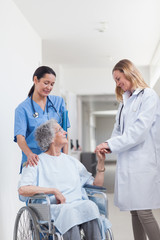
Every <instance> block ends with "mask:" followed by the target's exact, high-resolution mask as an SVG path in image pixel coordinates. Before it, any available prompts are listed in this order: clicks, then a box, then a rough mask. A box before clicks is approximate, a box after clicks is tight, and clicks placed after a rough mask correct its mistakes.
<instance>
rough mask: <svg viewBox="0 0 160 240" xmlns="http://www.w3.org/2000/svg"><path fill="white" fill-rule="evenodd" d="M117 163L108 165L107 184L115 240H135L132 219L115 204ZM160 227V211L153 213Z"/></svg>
mask: <svg viewBox="0 0 160 240" xmlns="http://www.w3.org/2000/svg"><path fill="white" fill-rule="evenodd" d="M114 176H115V163H107V164H106V173H105V183H104V186H105V187H106V188H107V192H108V193H107V196H108V202H109V207H108V208H109V220H110V221H111V223H112V230H113V234H114V240H134V238H133V233H132V225H131V217H130V213H129V212H122V211H120V210H119V209H118V208H117V207H115V206H114V204H113V198H114V193H113V191H114ZM153 213H154V216H155V218H156V219H157V221H158V223H159V225H160V209H158V210H154V211H153Z"/></svg>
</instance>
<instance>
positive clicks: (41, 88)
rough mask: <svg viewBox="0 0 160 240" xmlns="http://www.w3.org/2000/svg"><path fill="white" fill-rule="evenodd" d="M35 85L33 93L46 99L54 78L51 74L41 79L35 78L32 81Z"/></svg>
mask: <svg viewBox="0 0 160 240" xmlns="http://www.w3.org/2000/svg"><path fill="white" fill-rule="evenodd" d="M33 81H34V84H35V89H34V91H35V92H36V93H37V94H38V95H40V96H41V97H47V96H48V95H49V94H50V92H51V91H52V89H53V86H54V84H55V81H56V78H55V76H54V75H53V74H48V73H46V74H45V75H44V76H43V77H42V78H40V79H38V78H37V77H36V76H35V77H34V79H33Z"/></svg>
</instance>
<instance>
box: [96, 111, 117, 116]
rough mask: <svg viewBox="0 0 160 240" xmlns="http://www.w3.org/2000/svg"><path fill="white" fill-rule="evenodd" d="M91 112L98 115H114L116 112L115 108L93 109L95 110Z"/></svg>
mask: <svg viewBox="0 0 160 240" xmlns="http://www.w3.org/2000/svg"><path fill="white" fill-rule="evenodd" d="M92 114H93V115H96V116H100V115H103V116H104V115H107V116H115V115H116V114H117V110H107V111H95V112H92Z"/></svg>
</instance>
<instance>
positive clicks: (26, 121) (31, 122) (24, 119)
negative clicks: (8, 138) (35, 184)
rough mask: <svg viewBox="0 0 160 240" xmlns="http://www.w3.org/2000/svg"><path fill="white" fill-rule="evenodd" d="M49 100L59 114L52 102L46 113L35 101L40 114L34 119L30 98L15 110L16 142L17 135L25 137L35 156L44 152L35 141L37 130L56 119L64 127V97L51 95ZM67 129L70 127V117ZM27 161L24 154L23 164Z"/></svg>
mask: <svg viewBox="0 0 160 240" xmlns="http://www.w3.org/2000/svg"><path fill="white" fill-rule="evenodd" d="M49 99H50V101H51V102H52V103H53V105H54V107H55V109H56V110H57V112H58V114H57V112H56V111H55V109H54V108H53V106H52V104H51V102H50V101H48V102H47V103H46V107H45V111H43V110H42V108H41V107H40V106H39V105H38V104H37V103H36V102H35V101H33V105H34V108H35V111H36V112H38V114H39V116H38V117H37V118H34V117H33V114H34V112H33V108H32V104H31V98H29V97H28V98H27V99H26V100H25V101H23V102H22V103H21V104H20V105H19V106H18V107H17V108H16V110H15V125H14V141H15V142H17V135H22V136H24V137H25V139H26V142H27V145H28V147H29V148H30V149H31V151H32V152H33V153H35V154H40V153H41V152H42V150H41V149H40V148H39V146H38V144H37V142H36V140H35V136H34V134H35V130H36V128H37V127H38V126H39V125H41V124H42V123H44V122H46V121H47V120H49V119H51V118H54V119H56V120H57V122H58V123H59V124H60V125H61V126H62V118H63V113H64V112H65V111H66V107H65V102H64V99H63V98H62V97H59V96H53V95H50V96H49ZM47 106H48V112H47ZM67 127H70V123H69V119H68V117H67ZM26 161H27V156H26V155H25V154H24V153H23V152H22V164H23V163H24V162H26Z"/></svg>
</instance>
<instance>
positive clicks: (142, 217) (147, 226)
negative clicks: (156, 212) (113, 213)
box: [132, 210, 160, 240]
mask: <svg viewBox="0 0 160 240" xmlns="http://www.w3.org/2000/svg"><path fill="white" fill-rule="evenodd" d="M136 212H137V216H138V219H139V222H140V223H141V225H142V226H143V229H144V231H145V233H146V234H147V236H148V238H149V240H158V239H160V229H159V226H158V224H157V221H156V219H155V218H154V216H153V214H152V211H151V210H139V211H136ZM132 219H133V215H132ZM137 239H138V238H137ZM144 239H145V238H144Z"/></svg>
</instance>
